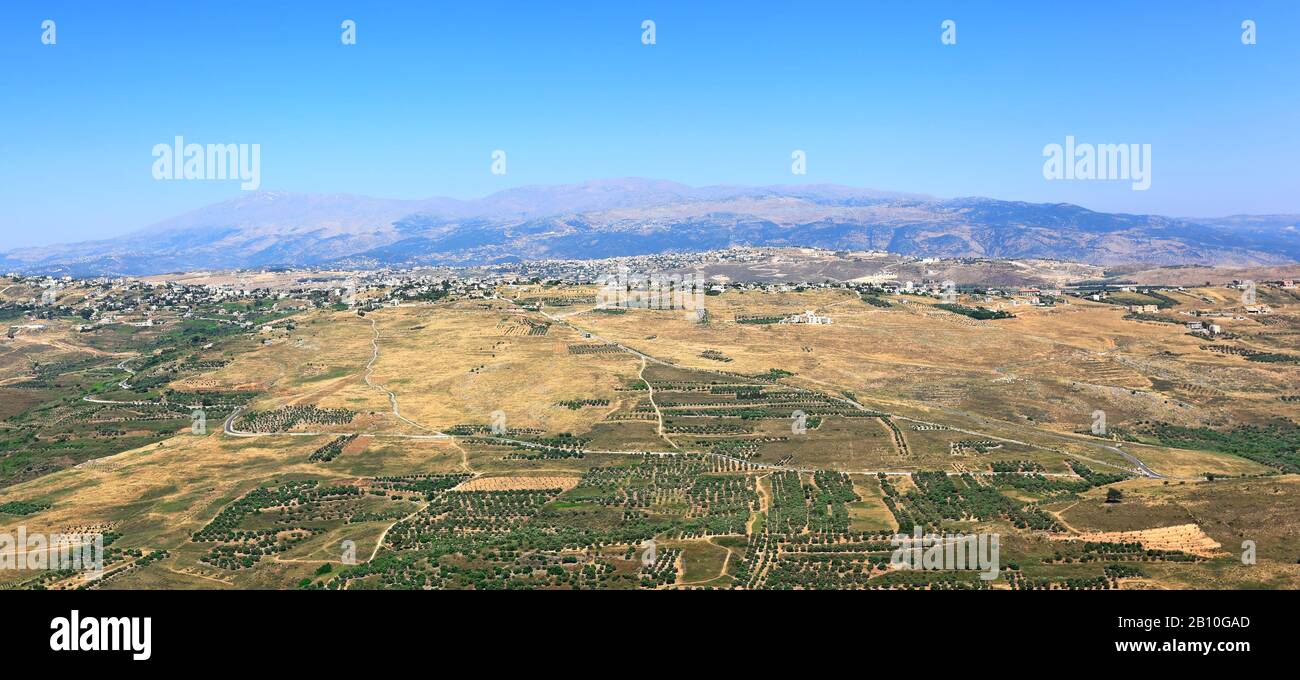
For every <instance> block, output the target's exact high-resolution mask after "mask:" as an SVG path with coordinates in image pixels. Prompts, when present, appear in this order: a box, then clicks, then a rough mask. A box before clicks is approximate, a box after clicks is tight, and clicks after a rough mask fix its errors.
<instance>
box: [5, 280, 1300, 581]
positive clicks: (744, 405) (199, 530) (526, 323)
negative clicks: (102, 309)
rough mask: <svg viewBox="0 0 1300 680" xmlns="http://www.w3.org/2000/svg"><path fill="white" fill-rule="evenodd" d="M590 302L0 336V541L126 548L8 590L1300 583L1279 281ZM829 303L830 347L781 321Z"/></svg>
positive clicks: (448, 304)
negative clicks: (3, 453) (90, 443)
mask: <svg viewBox="0 0 1300 680" xmlns="http://www.w3.org/2000/svg"><path fill="white" fill-rule="evenodd" d="M595 293H596V291H595V289H594V288H593V287H590V286H586V287H584V286H539V285H502V286H499V287H498V288H497V289H496V290H495V295H494V296H490V297H486V298H472V297H456V296H452V297H450V298H448V299H445V300H441V301H438V302H433V303H427V302H426V303H406V304H400V305H397V306H382V307H377V308H370V309H367V310H366V311H364V312H358V311H355V310H351V309H344V308H332V307H325V308H315V309H305V310H301V311H297V312H296V313H291V314H286V315H284V316H281V317H277V318H276V320H274V321H271V322H269V323H268V328H265V329H262V330H258V328H257V327H254V328H253V329H252V331H250V332H246V333H242V334H236V333H233V331H232V332H229V333H227V332H225V331H224V330H223V329H222V327H221V326H219V325H217V326H205V327H204V328H203V329H199V330H196V329H191V328H189V327H188V326H186V324H187V323H192V322H187V321H183V320H173V323H172V324H171V325H163V326H162V329H161V330H157V329H146V330H144V331H138V330H132V331H130V332H124V331H115V330H112V329H111V328H110V329H108V330H102V329H101V330H95V331H94V332H78V330H77V329H76V328H75V324H74V323H73V322H70V321H57V320H56V321H51V322H49V323H47V324H46V327H45V328H42V329H39V330H37V329H31V330H30V331H27V332H21V333H18V334H16V335H15V336H14V337H12V338H8V339H7V340H6V342H5V343H4V344H3V345H0V397H2V399H0V404H2V406H0V417H3V418H4V419H5V422H4V428H5V430H4V433H5V436H9V437H11V441H12V442H15V445H17V443H22V444H23V446H27V447H36V448H33V449H32V450H33V451H46V450H49V451H50V452H51V453H49V454H48V455H49V456H50V458H48V459H47V458H40V457H38V456H37V455H36V453H33V454H32V455H31V456H30V457H28V458H23V461H24V462H23V463H22V464H23V465H26V466H27V467H25V468H20V467H18V463H17V462H15V463H14V467H13V469H12V470H11V473H12V474H10V475H9V477H8V481H7V483H6V485H5V486H4V487H3V488H2V489H0V504H9V505H8V507H10V508H12V509H14V511H13V512H5V511H2V510H0V530H3V531H13V530H16V529H17V527H18V526H19V525H22V526H23V527H25V528H26V531H28V532H37V531H41V532H50V533H56V532H65V533H66V532H74V531H79V530H83V531H84V530H91V529H94V530H98V531H107V532H109V533H110V535H112V536H113V540H112V549H110V553H111V554H110V565H109V569H110V571H109V574H108V576H107V577H105V578H104V579H102V580H101V581H99V582H95V583H91V584H86V583H84V582H83V581H82V579H81V577H80V576H71V577H69V576H67V575H59V574H54V573H41V574H39V575H38V574H33V573H32V572H30V571H28V572H23V571H13V570H4V571H0V585H3V586H7V587H32V586H36V585H40V586H43V587H77V586H81V585H88V586H89V587H104V588H152V587H159V588H226V587H230V588H250V587H251V588H287V587H304V588H406V587H412V588H484V587H503V586H504V587H545V588H582V587H603V588H637V587H640V588H671V587H739V588H827V587H853V588H871V587H888V588H894V587H909V588H911V587H924V588H958V587H960V588H966V587H994V588H1020V587H1035V588H1066V587H1069V588H1100V587H1136V586H1135V585H1134V584H1138V585H1145V586H1150V587H1169V588H1181V587H1234V586H1238V585H1241V586H1250V587H1296V586H1297V585H1300V567H1297V561H1298V560H1300V538H1298V536H1300V520H1296V519H1295V518H1292V517H1289V516H1288V515H1287V514H1286V513H1279V512H1278V511H1277V509H1278V508H1279V507H1289V508H1292V509H1293V508H1294V507H1296V504H1295V500H1296V499H1295V492H1296V488H1295V483H1296V482H1295V480H1296V476H1295V474H1296V472H1297V469H1296V468H1295V467H1294V465H1295V450H1294V449H1289V451H1290V453H1287V451H1288V449H1287V448H1286V446H1282V447H1280V448H1279V447H1273V448H1269V446H1270V445H1269V444H1267V443H1263V444H1261V443H1259V442H1261V441H1263V440H1264V439H1267V440H1268V441H1272V439H1269V438H1285V437H1290V436H1294V428H1295V427H1296V424H1295V423H1296V422H1297V421H1298V420H1300V401H1296V400H1288V399H1286V397H1294V396H1295V395H1297V394H1298V393H1300V389H1297V388H1296V378H1297V376H1298V374H1300V364H1297V363H1296V362H1292V361H1288V360H1286V359H1285V357H1286V356H1289V355H1293V354H1300V343H1297V342H1296V337H1297V333H1300V300H1296V299H1294V296H1287V295H1280V294H1277V292H1276V291H1261V298H1262V300H1261V301H1264V302H1267V303H1268V304H1269V305H1271V307H1272V309H1271V313H1270V314H1269V315H1268V316H1267V317H1265V316H1251V317H1246V316H1241V315H1238V314H1236V313H1235V310H1234V307H1235V306H1236V305H1235V299H1236V298H1235V297H1234V296H1235V291H1232V290H1228V289H1223V288H1204V289H1196V288H1193V289H1187V290H1185V291H1179V292H1171V293H1170V294H1169V295H1170V297H1171V299H1173V300H1174V301H1175V306H1173V307H1172V308H1170V309H1167V310H1162V313H1163V314H1164V315H1165V316H1168V317H1170V318H1173V319H1174V321H1175V322H1169V321H1167V320H1166V321H1151V320H1143V319H1134V318H1125V316H1126V312H1125V309H1124V307H1123V306H1121V305H1117V304H1103V303H1099V302H1091V301H1087V300H1084V299H1082V298H1070V299H1068V303H1063V304H1057V305H1055V306H1051V307H1037V306H1031V305H1028V304H1012V303H1011V301H1010V300H1009V299H999V300H992V301H986V300H983V299H980V298H976V297H971V296H968V295H963V296H962V298H961V299H960V300H959V303H960V304H963V305H970V306H987V307H989V308H990V309H995V310H996V309H1001V310H1003V311H1007V312H1010V313H1012V314H1014V318H1002V319H991V320H977V319H975V318H971V317H969V316H965V315H963V314H959V313H954V312H953V311H949V310H946V309H944V308H941V307H939V306H937V304H936V303H937V300H935V299H934V298H929V297H923V296H914V295H895V296H890V297H889V298H888V301H889V305H888V306H886V307H881V306H876V305H873V304H867V303H865V302H864V301H863V300H862V299H861V297H860V296H859V295H858V294H857V293H856V292H854V291H853V290H848V289H844V288H816V287H811V288H807V289H805V290H789V291H783V292H775V291H763V290H759V289H753V290H744V289H737V288H728V289H727V290H725V291H723V292H722V293H721V294H720V295H709V296H707V297H706V298H705V309H706V310H707V313H706V314H705V316H704V318H703V319H702V320H701V319H698V318H695V317H690V316H688V315H687V314H685V313H683V312H682V311H681V310H649V309H613V310H610V309H596V307H595V303H594V301H595V299H596V295H595ZM275 309H276V308H270V309H268V310H267V311H268V312H272V311H274V310H275ZM286 309H288V308H286ZM805 311H812V312H814V314H816V315H819V316H825V317H829V318H830V319H831V321H832V323H829V324H817V325H814V324H793V323H773V322H770V321H771V320H772V319H777V318H786V317H790V316H792V315H796V314H801V313H803V312H805ZM1195 311H1200V312H1227V313H1228V314H1229V316H1226V317H1214V318H1213V320H1214V322H1215V323H1221V324H1222V327H1223V333H1222V335H1221V336H1220V337H1218V338H1213V339H1211V338H1206V337H1200V336H1197V335H1193V334H1190V333H1189V332H1188V330H1187V328H1186V327H1185V326H1184V323H1183V322H1184V321H1189V320H1192V319H1193V318H1200V317H1193V316H1191V313H1192V312H1195ZM1233 316H1241V318H1233ZM753 319H760V320H761V319H767V320H768V321H767V322H753V321H751V320H753ZM285 320H288V323H285ZM167 333H173V334H175V333H189V334H191V335H193V334H199V338H198V339H197V340H188V341H187V342H188V344H186V345H185V347H186V349H185V351H184V352H181V353H174V352H172V353H169V352H168V351H158V350H154V351H153V352H152V353H142V352H141V351H139V349H138V348H139V347H142V346H144V345H145V344H146V339H147V338H148V339H152V340H156V341H170V340H169V338H172V337H187V338H188V337H189V336H188V335H181V336H168V335H166V334H167ZM1278 356H1281V357H1283V358H1282V359H1281V360H1278V359H1276V357H1278ZM1261 357H1262V358H1261ZM133 366H134V367H136V368H132V367H133ZM50 367H57V368H58V369H59V370H57V371H54V370H52V369H51V368H50ZM128 371H129V373H128ZM33 381H36V383H37V384H35V385H34V386H33V385H32V383H33ZM15 385H19V387H15ZM223 395H225V396H223ZM235 395H240V396H241V397H243V398H242V399H241V400H236V399H235ZM83 397H85V398H83ZM56 399H63V400H64V401H63V402H60V403H62V404H64V405H63V406H60V407H58V408H59V409H63V410H57V409H56V410H54V411H33V410H32V409H33V408H34V407H35V405H37V404H40V403H44V400H56ZM87 399H90V400H91V401H88V400H87ZM93 400H98V401H93ZM191 401H192V402H194V403H195V404H196V405H198V406H203V407H204V408H208V409H210V410H211V413H210V414H209V416H208V421H207V429H206V431H205V432H203V433H199V434H195V433H193V432H191V428H190V427H189V425H190V416H189V411H190V410H191V405H190V402H191ZM168 408H171V410H170V411H168V412H167V413H165V414H162V415H157V414H155V411H158V410H159V409H162V410H164V411H166V409H168ZM1099 411H1100V412H1104V420H1105V423H1106V430H1105V433H1104V434H1102V433H1094V431H1093V427H1094V425H1095V424H1096V422H1097V416H1096V415H1095V414H1096V412H1099ZM42 414H44V415H42ZM58 414H64V415H58ZM73 422H75V423H78V424H79V426H80V427H83V428H89V427H96V428H98V429H96V430H94V432H98V433H100V434H99V435H96V436H99V437H100V441H105V442H106V441H107V439H106V438H112V437H126V436H130V433H132V432H134V433H136V434H138V435H140V436H141V437H142V438H141V439H140V440H138V442H136V443H138V444H139V445H137V446H127V447H126V448H125V450H121V449H119V450H117V451H113V452H111V453H110V454H109V455H95V453H94V452H93V451H84V450H82V452H81V453H78V451H79V449H75V448H67V449H66V451H63V450H61V449H59V448H58V447H57V446H58V445H67V444H68V442H70V441H72V442H75V441H78V440H77V439H76V437H77V436H79V435H78V433H80V432H82V431H83V430H77V429H75V428H74V429H67V430H66V431H62V430H60V431H59V432H61V433H62V434H56V433H55V430H54V429H50V428H55V426H56V424H60V423H61V424H62V425H60V426H63V427H68V428H71V425H69V423H73ZM128 422H129V423H133V424H131V425H130V426H129V427H128V426H127V425H120V423H128ZM142 423H143V424H142ZM149 423H153V424H154V425H149V426H147V425H148V424H149ZM110 424H112V425H110ZM37 425H39V426H40V427H42V428H46V429H34V428H37ZM105 428H108V429H107V430H106V429H105ZM130 428H137V429H130ZM150 428H152V429H150ZM1279 428H1282V429H1279ZM1285 428H1290V429H1285ZM119 430H120V431H121V432H123V433H124V434H121V435H118V434H116V432H118V431H119ZM33 431H34V432H36V433H37V434H35V435H28V434H26V433H28V432H33ZM87 431H89V430H87ZM104 432H111V433H112V434H103V433H104ZM146 434H148V436H147V437H145V435H146ZM32 436H34V437H35V438H34V439H30V438H28V439H20V438H21V437H32ZM85 436H89V435H85ZM60 437H62V438H60ZM112 441H115V442H124V441H128V440H126V439H112ZM131 441H134V440H131ZM1292 441H1293V440H1292ZM1242 442H1245V443H1242ZM104 445H105V446H107V443H105V444H104ZM105 450H108V449H105ZM119 451H120V452H119ZM1288 456H1290V458H1288ZM16 460H17V459H15V461H16ZM50 461H53V462H50ZM1288 461H1289V462H1288ZM1288 466H1290V467H1288ZM1112 489H1115V490H1118V491H1119V492H1120V495H1121V498H1120V499H1119V500H1118V501H1116V500H1114V499H1108V498H1107V494H1108V492H1109V491H1110V490H1112ZM3 507H5V506H4V505H0V508H3ZM1292 514H1293V513H1292ZM913 526H923V527H926V528H929V529H939V528H942V529H944V530H957V531H966V532H974V531H985V532H996V533H999V534H1002V535H1004V536H1005V539H1004V543H1003V553H1004V555H1003V561H1004V562H1014V563H1015V564H1016V565H1017V568H1016V570H1015V571H1008V572H1007V573H1005V574H1004V575H1003V576H1002V577H1000V579H999V580H996V581H993V582H991V583H989V582H985V581H981V580H979V579H976V578H974V576H973V575H972V574H969V573H945V574H942V575H940V576H938V577H933V575H927V574H924V573H919V574H917V573H913V574H907V573H900V572H899V571H898V570H896V569H893V568H891V567H890V565H889V559H888V558H889V554H890V551H891V550H892V549H891V548H890V547H889V536H891V535H892V534H893V533H894V532H896V531H904V532H906V531H909V530H910V529H911V528H912V527H913ZM647 540H653V541H655V545H654V549H653V550H652V551H651V552H653V555H652V556H651V557H652V559H651V558H650V557H647V555H648V554H649V553H647V552H646V545H647V544H646V541H647ZM1245 540H1253V541H1255V543H1256V545H1257V547H1258V553H1257V563H1256V564H1253V565H1249V566H1245V565H1243V564H1242V563H1241V559H1240V557H1241V553H1242V550H1241V549H1240V546H1241V545H1242V542H1243V541H1245ZM1094 544H1096V545H1103V548H1097V547H1096V545H1094ZM1130 545H1140V549H1141V550H1143V551H1147V552H1139V553H1133V552H1132V551H1131V550H1130V547H1126V546H1130ZM1104 546H1110V547H1109V548H1106V547H1104ZM832 555H833V556H836V561H835V562H834V563H832V562H829V561H827V560H824V559H819V558H820V557H827V556H832ZM1107 565H1120V566H1116V567H1114V568H1113V569H1111V568H1107V569H1103V567H1105V566H1107Z"/></svg>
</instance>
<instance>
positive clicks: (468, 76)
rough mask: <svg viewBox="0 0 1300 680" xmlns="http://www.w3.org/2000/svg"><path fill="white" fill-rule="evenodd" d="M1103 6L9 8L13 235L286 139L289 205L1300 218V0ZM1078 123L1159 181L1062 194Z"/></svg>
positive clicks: (56, 236) (99, 219)
mask: <svg viewBox="0 0 1300 680" xmlns="http://www.w3.org/2000/svg"><path fill="white" fill-rule="evenodd" d="M551 4H554V5H557V6H555V7H550V6H544V5H551ZM1066 5H1070V7H1068V8H1067V7H1066ZM1080 5H1083V3H1056V2H1051V3H1044V2H1033V3H1030V2H1025V3H1016V2H1005V3H1001V2H999V3H994V2H969V1H967V2H935V3H927V2H909V3H886V2H865V1H862V0H859V1H857V2H842V3H841V2H798V3H796V2H779V3H777V2H773V3H761V2H700V1H696V2H682V3H673V2H591V3H585V2H565V3H536V2H522V1H521V2H510V3H495V2H473V3H465V4H463V5H462V4H451V3H437V2H419V3H409V6H408V3H397V2H360V1H355V0H354V1H353V2H241V1H229V0H226V1H222V2H216V1H215V0H191V1H187V2H174V1H173V2H156V3H154V2H132V3H106V2H100V1H99V0H93V1H91V0H84V1H82V2H22V1H19V2H16V3H15V2H10V3H7V4H6V6H5V11H4V12H3V13H0V63H3V64H4V66H3V67H0V89H2V90H3V91H4V92H5V93H6V97H5V103H4V105H3V106H0V132H2V133H3V134H0V158H3V162H2V163H0V206H3V207H2V208H0V248H9V247H16V246H26V245H39V244H47V243H53V242H60V241H70V240H82V239H93V238H106V237H111V236H115V235H119V234H122V233H125V232H128V231H131V230H134V229H136V228H139V227H142V226H145V225H148V224H150V223H153V222H156V221H159V220H162V219H165V218H167V217H170V216H172V215H175V214H178V213H180V212H184V211H187V210H190V209H194V208H197V207H200V206H203V205H206V204H208V203H212V202H216V201H219V200H225V199H228V198H233V197H236V196H238V195H240V193H241V191H240V189H239V186H238V182H236V181H224V182H223V181H183V182H165V181H156V180H154V179H153V177H152V175H151V168H152V165H153V160H154V159H153V157H152V156H151V150H152V148H153V146H154V145H155V144H159V143H169V142H170V141H171V140H172V138H173V137H174V136H175V135H184V136H185V138H186V140H187V141H189V142H199V143H204V144H206V143H250V144H252V143H257V144H260V145H261V189H262V190H286V191H311V192H344V193H358V194H366V195H373V196H383V197H393V198H425V197H429V196H439V195H445V196H455V197H462V198H468V197H475V196H481V195H485V194H488V193H491V192H493V191H496V190H500V189H504V188H508V187H511V186H518V185H523V184H550V183H566V182H576V181H582V180H587V179H597V178H605V177H621V176H639V177H653V178H663V179H671V180H677V181H681V182H685V183H688V184H693V185H703V184H718V183H734V184H777V183H801V182H815V183H821V182H830V183H841V184H850V185H856V186H867V187H873V188H878V189H889V190H900V191H915V192H921V193H929V194H933V195H936V196H969V195H983V196H990V197H994V198H1004V199H1018V200H1029V201H1044V202H1057V201H1063V202H1072V203H1078V204H1080V205H1084V206H1087V207H1089V208H1093V209H1098V210H1110V211H1124V212H1151V213H1162V214H1169V215H1222V214H1231V213H1266V212H1300V3H1296V2H1288V1H1282V2H1237V3H1223V2H1210V1H1208V0H1207V1H1195V0H1185V1H1182V2H1143V3H1120V2H1104V3H1089V5H1088V6H1080ZM45 19H53V20H54V21H55V22H56V25H57V44H55V45H53V46H47V45H43V44H41V33H42V31H41V22H42V21H43V20H45ZM344 19H353V20H355V21H356V22H357V44H356V45H355V46H344V45H342V44H341V42H340V40H339V37H340V33H341V29H340V27H339V25H340V23H341V22H342V21H343V20H344ZM644 19H653V20H654V21H655V22H656V27H657V44H655V45H653V46H646V45H642V44H641V33H642V30H641V22H642V21H643V20H644ZM944 19H953V20H955V21H956V22H957V38H958V40H957V44H956V45H952V46H945V45H942V44H940V39H939V38H940V33H941V29H940V23H941V22H942V21H943V20H944ZM1243 19H1253V20H1255V21H1256V22H1257V26H1258V44H1256V45H1254V46H1249V47H1248V46H1244V45H1242V44H1241V28H1240V24H1241V22H1242V20H1243ZM1066 135H1073V136H1075V137H1076V138H1077V139H1079V140H1080V141H1086V142H1093V143H1145V144H1151V145H1152V165H1153V169H1152V185H1151V188H1150V189H1149V190H1147V191H1132V190H1131V189H1130V185H1129V183H1127V182H1081V181H1055V182H1049V181H1046V180H1044V179H1043V175H1042V166H1043V157H1042V150H1043V147H1044V145H1046V144H1050V143H1053V142H1056V143H1062V142H1063V141H1064V138H1065V136H1066ZM494 149H503V150H505V151H506V152H507V154H508V174H506V175H505V176H499V175H493V174H492V173H491V172H490V171H489V168H490V160H491V159H490V155H491V153H492V151H493V150H494ZM795 149H801V150H804V151H805V152H806V153H807V158H808V173H807V175H803V176H793V175H791V173H790V154H791V151H792V150H795Z"/></svg>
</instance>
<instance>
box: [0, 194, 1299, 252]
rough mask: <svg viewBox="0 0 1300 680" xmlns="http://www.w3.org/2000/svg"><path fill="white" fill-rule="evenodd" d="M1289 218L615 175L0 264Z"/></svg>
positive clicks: (1204, 238)
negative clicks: (1174, 214) (1178, 214)
mask: <svg viewBox="0 0 1300 680" xmlns="http://www.w3.org/2000/svg"><path fill="white" fill-rule="evenodd" d="M1298 225H1300V216H1296V215H1254V216H1250V215H1247V216H1230V217H1222V218H1209V219H1198V218H1171V217H1162V216H1158V215H1129V214H1116V213H1099V212H1094V211H1091V210H1088V209H1086V208H1082V207H1079V206H1076V205H1071V204H1065V203H1057V204H1046V203H1024V202H1018V201H1000V200H995V199H989V198H955V199H938V198H933V197H930V196H925V195H921V194H906V193H894V192H882V191H874V190H870V189H859V188H854V187H845V186H838V185H782V186H766V187H745V186H709V187H691V186H687V185H684V184H678V183H676V182H669V181H663V180H645V179H633V178H627V179H612V180H598V181H592V182H584V183H581V184H569V185H557V186H525V187H518V188H514V189H507V190H505V191H500V192H497V193H495V194H492V195H490V196H487V197H484V198H480V199H473V200H458V199H451V198H431V199H427V200H392V199H380V198H371V197H367V196H354V195H347V194H291V193H283V192H262V193H256V194H251V195H248V196H241V197H239V198H236V199H233V200H230V201H225V202H222V203H217V204H214V205H211V206H207V207H205V208H201V209H199V210H195V211H192V212H189V213H185V214H183V215H179V216H177V217H175V218H172V219H169V220H166V221H163V222H160V223H158V224H155V225H152V226H149V227H146V228H144V229H141V230H139V231H136V232H134V233H131V234H127V235H125V236H122V237H119V238H113V239H106V240H100V241H87V242H82V243H73V244H66V245H57V246H48V247H41V248H19V249H15V250H11V251H8V252H5V253H0V269H2V270H4V271H15V270H16V271H22V272H32V273H57V274H71V275H75V276H92V275H102V274H113V275H147V274H156V273H162V272H169V271H182V270H195V269H233V268H246V267H266V266H338V267H374V266H411V265H432V264H453V265H475V264H488V263H493V262H509V261H515V260H527V259H546V258H563V259H584V258H603V257H616V256H623V255H648V254H654V253H658V252H668V251H693V250H711V249H718V248H726V247H731V246H812V247H820V248H828V249H835V250H861V249H874V250H888V251H891V252H895V253H899V254H904V255H915V256H922V257H998V258H1049V259H1059V260H1070V261H1076V262H1085V263H1090V264H1101V265H1119V264H1136V263H1142V264H1152V265H1169V264H1212V265H1224V266H1253V265H1270V264H1281V263H1286V262H1295V261H1300V226H1298Z"/></svg>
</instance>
